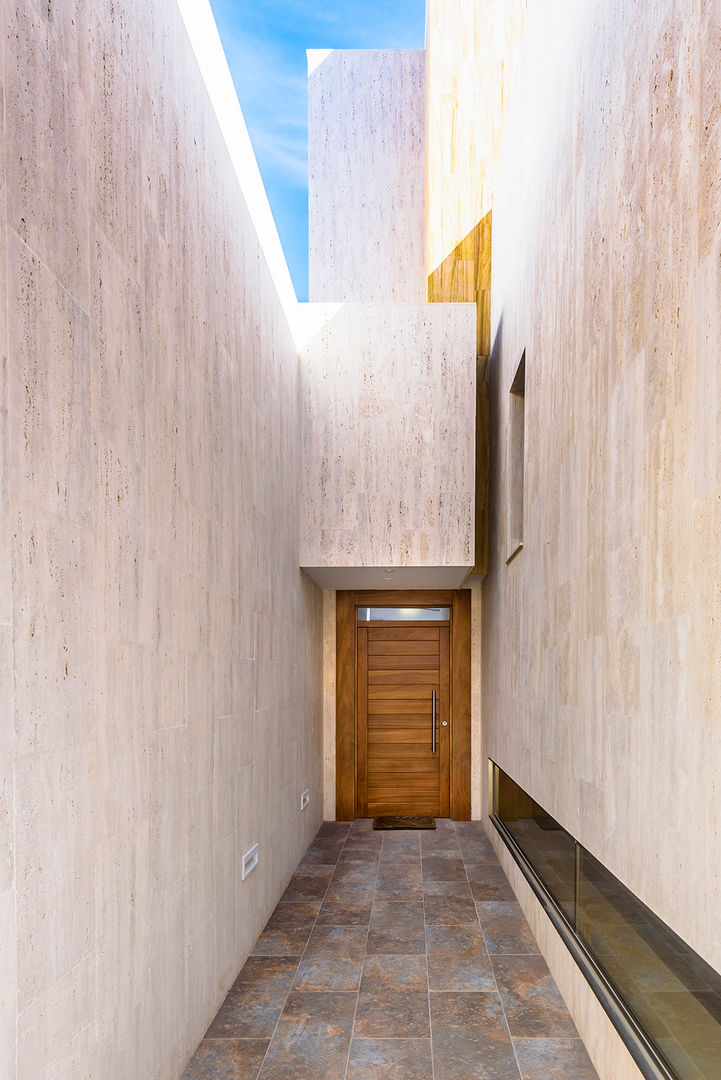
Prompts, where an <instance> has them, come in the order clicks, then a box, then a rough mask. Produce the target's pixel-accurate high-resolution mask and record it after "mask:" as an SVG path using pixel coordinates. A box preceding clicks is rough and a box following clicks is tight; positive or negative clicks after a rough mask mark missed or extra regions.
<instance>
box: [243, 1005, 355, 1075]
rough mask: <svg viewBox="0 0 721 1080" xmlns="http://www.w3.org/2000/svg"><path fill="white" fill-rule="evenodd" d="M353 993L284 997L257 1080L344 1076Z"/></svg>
mask: <svg viewBox="0 0 721 1080" xmlns="http://www.w3.org/2000/svg"><path fill="white" fill-rule="evenodd" d="M355 1006H356V995H355V994H349V993H309V994H306V993H301V992H298V991H293V993H291V994H290V995H289V996H288V1001H287V1003H286V1006H285V1009H284V1010H283V1015H282V1016H281V1018H280V1021H279V1023H278V1028H277V1030H276V1032H275V1034H274V1036H273V1038H272V1040H271V1043H270V1046H269V1047H268V1053H267V1054H266V1058H265V1062H264V1063H263V1068H262V1069H261V1071H260V1077H259V1080H339V1078H340V1077H342V1076H343V1075H344V1071H345V1066H346V1061H347V1057H348V1049H349V1046H350V1039H351V1032H352V1029H353V1016H354V1013H355Z"/></svg>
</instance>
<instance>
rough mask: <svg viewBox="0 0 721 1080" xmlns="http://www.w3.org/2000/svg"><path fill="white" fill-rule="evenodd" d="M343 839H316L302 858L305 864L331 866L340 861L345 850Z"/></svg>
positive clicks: (302, 862)
mask: <svg viewBox="0 0 721 1080" xmlns="http://www.w3.org/2000/svg"><path fill="white" fill-rule="evenodd" d="M343 844H344V841H343V839H340V840H330V839H328V840H325V839H320V840H314V841H313V843H312V844H311V845H310V847H309V848H308V850H307V851H306V853H305V855H304V856H303V858H302V859H301V864H302V865H303V866H313V865H327V866H330V865H332V864H333V863H335V862H337V861H338V857H339V856H340V853H341V851H342V850H343Z"/></svg>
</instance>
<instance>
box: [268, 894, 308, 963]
mask: <svg viewBox="0 0 721 1080" xmlns="http://www.w3.org/2000/svg"><path fill="white" fill-rule="evenodd" d="M319 909H320V904H317V903H315V904H307V903H306V904H278V907H277V908H276V909H275V911H274V912H273V914H272V915H271V917H270V918H269V919H268V922H267V923H266V924H265V930H264V931H263V933H262V934H261V935H260V937H259V938H258V940H257V941H256V943H255V947H254V949H253V955H254V956H296V955H298V954H300V953H302V952H303V950H304V949H305V946H306V942H307V941H308V938H309V937H310V932H311V930H312V929H313V923H314V922H315V920H316V917H317V915H318V911H319Z"/></svg>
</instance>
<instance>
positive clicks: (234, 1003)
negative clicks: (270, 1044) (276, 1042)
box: [205, 986, 286, 1039]
mask: <svg viewBox="0 0 721 1080" xmlns="http://www.w3.org/2000/svg"><path fill="white" fill-rule="evenodd" d="M285 998H286V994H284V993H275V994H269V993H267V992H262V991H258V990H253V989H252V987H248V986H242V987H239V989H237V990H231V992H230V993H229V994H228V996H227V997H226V999H225V1001H224V1002H223V1004H222V1005H221V1006H220V1008H219V1009H218V1012H217V1013H216V1016H215V1019H214V1020H213V1022H212V1023H211V1025H210V1027H209V1028H208V1030H207V1032H206V1035H205V1037H206V1039H263V1038H265V1039H269V1038H270V1037H271V1036H272V1034H273V1032H274V1031H275V1025H276V1024H277V1023H278V1018H279V1016H280V1014H281V1012H282V1010H283V1004H284V1002H285Z"/></svg>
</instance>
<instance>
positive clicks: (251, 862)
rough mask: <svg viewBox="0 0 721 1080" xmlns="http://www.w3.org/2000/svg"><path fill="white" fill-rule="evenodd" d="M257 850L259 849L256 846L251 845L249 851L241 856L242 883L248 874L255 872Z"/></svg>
mask: <svg viewBox="0 0 721 1080" xmlns="http://www.w3.org/2000/svg"><path fill="white" fill-rule="evenodd" d="M258 848H259V845H258V844H253V846H252V848H251V849H250V851H246V853H245V855H244V856H243V870H242V879H243V881H245V879H246V878H247V876H248V874H250V873H252V872H253V870H255V868H256V866H257V865H258Z"/></svg>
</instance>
